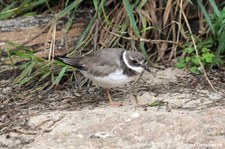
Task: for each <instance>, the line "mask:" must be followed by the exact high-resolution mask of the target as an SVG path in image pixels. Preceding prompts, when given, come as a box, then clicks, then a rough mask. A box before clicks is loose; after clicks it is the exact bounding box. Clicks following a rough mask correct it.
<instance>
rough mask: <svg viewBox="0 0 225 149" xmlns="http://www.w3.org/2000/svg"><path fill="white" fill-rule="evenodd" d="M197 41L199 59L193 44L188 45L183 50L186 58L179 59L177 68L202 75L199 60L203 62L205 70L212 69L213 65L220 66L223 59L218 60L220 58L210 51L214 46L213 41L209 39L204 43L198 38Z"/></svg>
mask: <svg viewBox="0 0 225 149" xmlns="http://www.w3.org/2000/svg"><path fill="white" fill-rule="evenodd" d="M195 39H196V41H197V43H198V44H197V49H198V54H199V58H198V57H197V55H196V51H195V49H194V47H193V45H192V43H186V44H185V45H184V49H183V54H184V57H182V58H179V59H178V62H177V63H176V67H177V68H180V69H181V68H185V67H187V68H188V69H189V70H190V72H192V73H194V74H200V73H202V70H201V67H200V64H199V60H200V61H201V63H202V65H203V66H204V68H210V67H211V66H212V65H213V66H214V65H217V66H219V65H220V64H221V59H218V57H216V56H215V54H214V53H212V51H211V50H210V48H211V47H212V44H213V43H212V42H213V40H211V39H209V40H208V41H204V42H202V41H201V40H200V39H199V38H197V37H195ZM198 59H199V60H198ZM213 61H214V63H213Z"/></svg>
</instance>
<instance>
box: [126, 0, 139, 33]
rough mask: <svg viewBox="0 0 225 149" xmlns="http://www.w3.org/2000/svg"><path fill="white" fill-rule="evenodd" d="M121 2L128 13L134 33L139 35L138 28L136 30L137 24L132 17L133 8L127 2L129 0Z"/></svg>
mask: <svg viewBox="0 0 225 149" xmlns="http://www.w3.org/2000/svg"><path fill="white" fill-rule="evenodd" d="M123 4H124V7H125V9H126V12H127V15H128V18H129V20H130V24H131V26H132V28H133V30H134V33H135V35H136V36H137V37H140V33H139V30H138V27H137V24H136V21H135V19H134V15H133V9H132V7H131V5H130V3H129V0H123Z"/></svg>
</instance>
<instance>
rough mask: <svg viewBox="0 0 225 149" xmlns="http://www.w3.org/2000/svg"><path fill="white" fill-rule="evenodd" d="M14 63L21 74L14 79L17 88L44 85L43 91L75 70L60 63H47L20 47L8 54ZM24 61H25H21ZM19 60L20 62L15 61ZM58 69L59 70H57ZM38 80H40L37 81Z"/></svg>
mask: <svg viewBox="0 0 225 149" xmlns="http://www.w3.org/2000/svg"><path fill="white" fill-rule="evenodd" d="M8 54H9V57H10V59H11V60H12V63H13V64H14V65H16V66H17V68H18V70H20V71H21V73H20V74H19V75H18V76H17V77H16V78H15V79H14V83H15V84H16V86H17V87H21V86H23V85H26V84H27V85H30V84H32V83H33V84H35V86H38V85H39V84H43V83H44V85H42V87H41V88H42V89H43V88H45V87H47V86H51V87H53V86H54V85H57V84H58V83H59V82H60V80H61V79H62V77H63V76H64V75H65V72H66V71H67V72H72V71H74V69H71V68H68V66H67V65H65V64H63V63H61V62H58V61H50V62H49V61H47V60H44V59H42V58H39V57H36V56H35V55H34V53H33V52H32V51H30V50H29V49H27V48H25V47H21V46H18V47H17V50H15V51H11V52H8ZM21 59H23V61H21ZM15 60H19V62H17V61H15ZM56 68H57V69H56ZM36 78H39V79H38V80H36ZM49 80H50V81H49Z"/></svg>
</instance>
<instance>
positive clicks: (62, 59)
mask: <svg viewBox="0 0 225 149" xmlns="http://www.w3.org/2000/svg"><path fill="white" fill-rule="evenodd" d="M54 59H55V60H57V61H60V62H63V63H65V64H67V65H70V66H72V67H75V68H77V69H80V70H84V69H85V68H84V65H82V64H81V63H80V61H81V58H68V57H55V58H54Z"/></svg>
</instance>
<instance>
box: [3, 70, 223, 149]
mask: <svg viewBox="0 0 225 149" xmlns="http://www.w3.org/2000/svg"><path fill="white" fill-rule="evenodd" d="M224 76H225V74H224V71H212V72H210V74H209V79H210V80H211V82H212V84H213V85H214V87H215V89H216V90H217V91H219V93H218V92H215V91H213V90H212V89H210V87H209V85H208V83H207V81H206V80H205V78H204V77H202V76H194V75H191V74H189V73H188V72H187V71H184V70H178V69H176V68H166V69H164V70H157V69H153V70H152V72H151V73H145V74H144V75H143V76H142V77H141V78H140V79H139V80H138V81H136V82H132V83H131V84H128V85H126V86H124V87H121V88H116V89H113V90H111V95H112V98H113V99H114V100H118V101H121V102H122V104H123V106H120V107H110V106H108V105H107V98H106V95H105V94H104V92H102V89H100V88H97V87H95V86H93V85H91V86H90V87H89V88H87V87H82V88H81V90H78V89H77V87H76V86H75V85H73V82H71V83H68V84H64V85H63V86H64V87H61V88H60V87H59V88H55V89H52V90H45V91H42V92H36V91H34V92H30V91H27V90H24V89H23V90H21V89H18V88H16V87H14V85H13V84H12V82H11V81H10V80H6V78H4V79H1V80H0V102H1V105H0V108H1V110H0V114H1V115H0V116H1V117H0V118H1V119H0V129H1V131H0V133H1V135H0V148H12V149H13V148H24V149H40V148H45V149H55V148H59V149H64V148H65V149H70V148H71V149H74V148H76V149H96V148H101V149H120V148H126V149H127V148H128V149H136V148H137V149H149V148H151V149H159V148H162V149H164V148H168V149H174V148H179V149H187V148H202V149H205V148H207V149H211V148H212V149H217V148H221V149H223V148H225V108H224V107H225V98H224V97H223V95H222V94H223V93H225V80H224ZM221 93H222V94H221Z"/></svg>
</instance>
